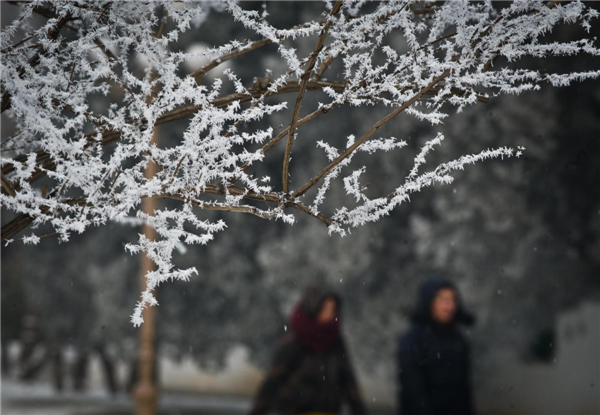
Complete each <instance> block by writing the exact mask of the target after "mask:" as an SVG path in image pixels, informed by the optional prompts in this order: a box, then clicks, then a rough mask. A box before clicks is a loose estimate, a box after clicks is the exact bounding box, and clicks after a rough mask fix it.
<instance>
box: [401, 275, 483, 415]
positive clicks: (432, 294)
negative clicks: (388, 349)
mask: <svg viewBox="0 0 600 415" xmlns="http://www.w3.org/2000/svg"><path fill="white" fill-rule="evenodd" d="M411 319H412V326H411V327H410V329H409V330H408V331H407V332H406V333H405V334H404V335H403V336H402V337H401V339H400V348H399V352H398V363H399V383H400V396H399V401H400V412H401V414H402V415H472V414H473V413H474V411H473V403H472V397H471V382H470V361H469V360H470V357H469V355H470V352H469V344H468V342H467V340H466V338H465V337H464V336H463V334H462V333H461V332H460V330H459V324H464V325H472V324H473V323H474V318H473V316H472V315H471V314H469V313H468V312H466V311H465V309H464V308H463V306H462V304H461V301H460V297H459V294H458V291H457V290H456V287H455V286H454V285H453V284H452V283H451V282H450V281H447V280H445V279H432V280H429V281H425V282H424V283H423V284H422V285H421V287H420V291H419V298H418V302H417V306H416V308H415V310H414V312H413V314H412V316H411Z"/></svg>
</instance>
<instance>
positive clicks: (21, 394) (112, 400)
mask: <svg viewBox="0 0 600 415" xmlns="http://www.w3.org/2000/svg"><path fill="white" fill-rule="evenodd" d="M133 408H134V403H133V401H132V399H131V397H130V396H128V395H125V394H119V395H117V396H114V397H112V396H110V395H108V394H107V393H105V392H103V391H102V390H98V389H93V390H90V391H88V392H85V393H72V392H65V393H61V394H57V393H55V392H54V390H53V389H52V388H51V387H50V385H48V384H44V383H32V384H27V385H24V384H23V383H16V382H13V381H6V380H4V381H2V409H1V414H2V415H88V414H90V415H91V414H93V415H101V414H102V415H104V414H106V415H109V414H110V415H117V414H131V413H133ZM249 408H250V400H249V399H245V398H237V397H230V396H224V395H223V396H216V395H214V396H208V395H200V394H178V393H170V392H165V393H163V394H162V395H161V398H160V401H159V414H161V415H186V414H222V415H226V414H232V415H234V414H242V413H246V412H247V411H248V410H249Z"/></svg>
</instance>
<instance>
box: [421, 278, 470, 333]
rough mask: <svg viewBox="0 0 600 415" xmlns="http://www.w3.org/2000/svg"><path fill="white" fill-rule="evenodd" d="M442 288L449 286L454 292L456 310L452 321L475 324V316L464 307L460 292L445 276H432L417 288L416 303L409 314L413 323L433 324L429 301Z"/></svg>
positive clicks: (467, 324)
mask: <svg viewBox="0 0 600 415" xmlns="http://www.w3.org/2000/svg"><path fill="white" fill-rule="evenodd" d="M442 288H451V289H453V290H454V292H455V293H456V301H457V306H458V308H457V310H456V316H455V318H454V321H455V322H456V323H460V324H464V325H466V326H471V325H473V324H475V316H474V315H473V314H471V313H470V312H468V311H467V310H466V309H465V308H464V305H463V304H462V300H461V298H460V293H459V292H458V290H457V289H456V286H455V285H454V284H453V283H452V282H451V281H450V280H447V279H445V278H432V279H430V280H427V281H425V282H423V283H422V284H421V286H420V288H419V297H418V299H417V305H416V306H415V309H414V310H413V312H412V314H411V320H412V321H413V322H414V323H419V324H425V325H431V324H433V320H432V318H431V303H432V302H433V299H434V298H435V295H436V293H437V292H438V291H439V290H441V289H442Z"/></svg>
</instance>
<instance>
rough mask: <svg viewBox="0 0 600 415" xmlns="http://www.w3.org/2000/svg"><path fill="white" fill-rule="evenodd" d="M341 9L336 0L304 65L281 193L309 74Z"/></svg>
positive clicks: (287, 183) (285, 184) (286, 188)
mask: <svg viewBox="0 0 600 415" xmlns="http://www.w3.org/2000/svg"><path fill="white" fill-rule="evenodd" d="M341 7H342V0H338V2H337V3H336V4H335V6H333V9H332V10H331V13H330V14H329V19H328V20H327V23H325V26H324V27H323V29H321V34H320V35H319V40H318V41H317V46H316V47H315V50H314V51H313V53H312V55H311V57H310V59H309V61H308V63H307V64H306V69H305V70H304V73H303V74H302V78H301V79H302V82H301V84H300V90H299V91H298V97H297V98H296V105H295V107H294V113H293V114H292V122H291V123H290V129H289V131H288V138H287V143H286V146H285V154H284V156H283V173H282V178H281V179H282V181H283V192H284V193H288V192H289V186H290V179H289V167H290V158H291V155H292V144H293V143H294V137H295V135H296V128H297V126H298V117H300V109H301V108H302V100H303V99H304V93H305V92H306V86H307V84H308V80H309V78H310V74H311V73H312V70H313V68H314V67H315V63H316V61H317V57H318V56H319V53H320V52H321V50H322V49H323V44H324V43H325V38H326V37H327V33H328V32H329V28H330V27H331V25H332V24H333V16H335V15H336V14H337V13H338V12H339V11H340V8H341Z"/></svg>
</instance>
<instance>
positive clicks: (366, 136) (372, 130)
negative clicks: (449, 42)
mask: <svg viewBox="0 0 600 415" xmlns="http://www.w3.org/2000/svg"><path fill="white" fill-rule="evenodd" d="M448 75H450V70H449V69H447V70H446V71H445V72H444V73H443V74H441V75H440V76H438V77H437V78H435V79H433V80H432V81H431V83H429V85H427V86H426V87H425V88H423V89H422V90H421V91H420V92H419V93H418V94H415V95H414V96H413V97H412V98H411V99H410V100H408V101H407V102H406V103H405V104H404V105H402V106H401V107H399V108H397V109H396V110H394V111H392V112H391V113H390V114H388V115H386V116H385V117H383V118H382V119H381V120H379V121H377V122H376V123H375V124H374V125H373V126H372V127H371V128H370V129H369V131H367V132H366V133H365V134H364V135H363V136H362V137H361V138H360V139H359V140H358V141H356V142H355V143H354V144H352V145H351V146H350V147H348V148H347V149H346V151H344V152H343V153H342V154H341V155H340V156H339V157H337V158H336V159H335V160H333V161H332V162H331V163H329V164H328V165H327V166H326V167H325V168H324V169H323V170H321V171H320V172H319V173H318V174H317V175H316V176H314V177H313V178H312V179H310V180H309V181H308V182H307V183H306V184H305V185H304V186H302V187H301V188H299V189H298V190H296V191H295V192H294V193H293V194H292V197H300V196H302V195H303V194H304V193H306V192H307V191H308V190H309V189H310V188H311V187H313V186H314V185H315V184H316V183H318V182H319V180H321V179H322V178H323V177H324V176H325V175H327V174H328V173H329V172H330V171H331V170H333V169H334V168H335V167H336V166H337V165H338V164H340V163H341V162H342V160H344V159H345V158H346V157H348V156H349V155H350V154H352V153H353V152H354V151H355V150H356V149H357V148H358V147H359V146H360V145H361V144H362V143H364V142H365V141H367V140H368V139H369V137H371V136H372V135H373V134H374V133H375V132H376V131H377V130H378V129H379V128H380V127H381V126H382V125H384V124H385V123H387V122H388V121H390V120H391V119H393V118H394V117H395V116H396V115H398V114H400V113H401V112H402V111H404V110H405V109H406V108H408V107H410V106H411V105H412V104H414V103H415V102H416V101H417V100H419V99H420V98H421V97H422V96H423V95H425V94H426V93H427V92H428V91H429V90H430V89H431V88H432V87H433V86H435V84H437V83H438V82H440V81H441V80H443V79H445V78H446V77H447V76H448Z"/></svg>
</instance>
